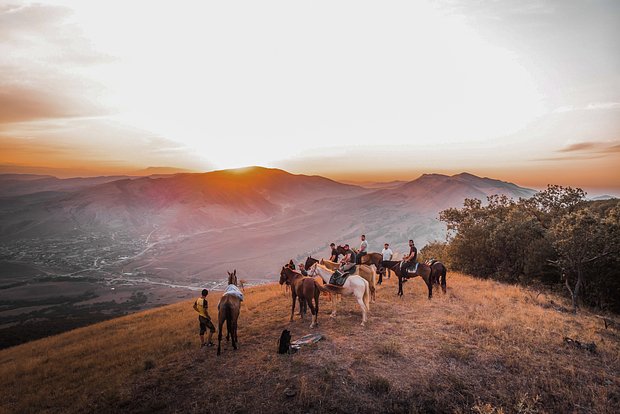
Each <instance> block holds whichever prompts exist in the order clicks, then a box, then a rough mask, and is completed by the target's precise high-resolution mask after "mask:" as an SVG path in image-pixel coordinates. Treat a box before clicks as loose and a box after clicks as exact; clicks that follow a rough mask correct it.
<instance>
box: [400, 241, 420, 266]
mask: <svg viewBox="0 0 620 414" xmlns="http://www.w3.org/2000/svg"><path fill="white" fill-rule="evenodd" d="M403 261H404V262H405V266H406V267H405V270H407V269H410V268H412V267H413V266H415V264H416V262H417V261H418V249H417V248H416V247H415V243H413V240H409V254H408V255H407V256H405V257H404V258H403Z"/></svg>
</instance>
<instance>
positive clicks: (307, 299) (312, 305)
mask: <svg viewBox="0 0 620 414" xmlns="http://www.w3.org/2000/svg"><path fill="white" fill-rule="evenodd" d="M313 296H314V293H312V294H310V295H308V297H306V302H307V303H308V306H309V307H310V320H311V322H310V328H314V315H315V312H316V308H315V307H314V304H313V303H312V297H313Z"/></svg>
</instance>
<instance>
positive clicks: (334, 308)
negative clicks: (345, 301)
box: [329, 293, 340, 318]
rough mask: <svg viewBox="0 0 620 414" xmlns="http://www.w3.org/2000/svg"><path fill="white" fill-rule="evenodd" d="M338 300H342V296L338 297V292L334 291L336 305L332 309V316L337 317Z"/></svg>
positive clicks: (334, 303)
mask: <svg viewBox="0 0 620 414" xmlns="http://www.w3.org/2000/svg"><path fill="white" fill-rule="evenodd" d="M338 302H340V298H339V297H338V295H337V294H336V293H334V301H333V302H332V304H333V305H334V306H333V309H332V313H331V314H330V315H329V316H330V317H332V318H335V317H336V311H337V310H338Z"/></svg>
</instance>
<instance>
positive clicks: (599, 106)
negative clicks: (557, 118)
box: [551, 102, 620, 114]
mask: <svg viewBox="0 0 620 414" xmlns="http://www.w3.org/2000/svg"><path fill="white" fill-rule="evenodd" d="M610 109H611V110H614V109H620V102H590V103H588V104H587V105H584V106H574V105H564V106H560V107H558V108H555V109H554V110H553V111H551V112H552V113H554V114H560V113H565V112H573V111H597V110H610Z"/></svg>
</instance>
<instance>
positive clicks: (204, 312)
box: [194, 289, 215, 348]
mask: <svg viewBox="0 0 620 414" xmlns="http://www.w3.org/2000/svg"><path fill="white" fill-rule="evenodd" d="M201 293H202V296H200V297H199V298H198V299H196V301H195V302H194V310H195V311H196V312H198V324H199V325H200V347H201V348H202V347H204V346H213V342H212V341H211V337H212V336H213V333H214V332H215V326H213V323H212V322H211V317H209V303H208V302H207V295H208V294H209V291H208V290H207V289H202V292H201ZM207 329H209V336H208V337H207V342H206V343H205V332H206V331H207Z"/></svg>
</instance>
